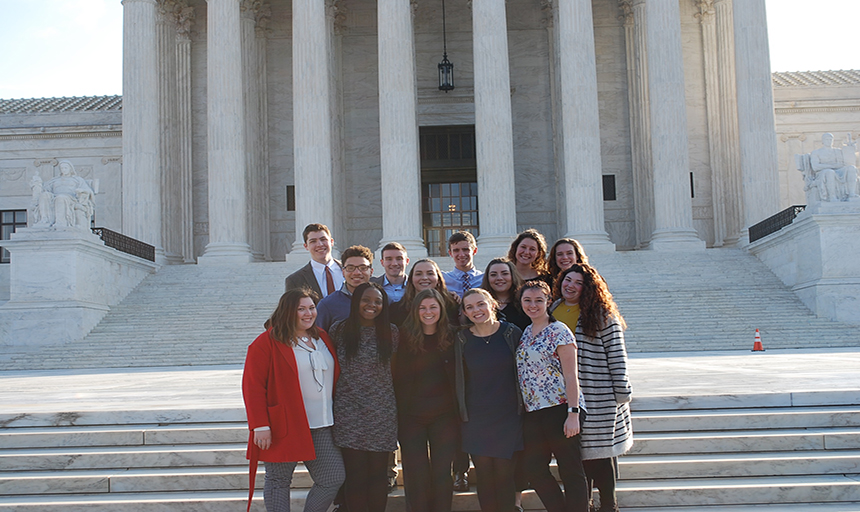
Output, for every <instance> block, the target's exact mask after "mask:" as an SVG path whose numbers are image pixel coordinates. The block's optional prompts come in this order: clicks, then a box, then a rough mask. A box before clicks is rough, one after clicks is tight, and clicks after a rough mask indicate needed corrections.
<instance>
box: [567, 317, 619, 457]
mask: <svg viewBox="0 0 860 512" xmlns="http://www.w3.org/2000/svg"><path fill="white" fill-rule="evenodd" d="M562 302H563V301H562V300H559V301H557V303H556V304H553V308H552V309H555V307H557V306H558V304H560V303H562ZM574 334H575V336H576V344H577V347H578V349H579V353H578V354H577V359H578V367H579V388H580V390H581V391H582V394H583V395H584V397H585V406H586V410H587V411H588V414H587V416H586V418H585V421H584V422H583V424H582V459H583V460H594V459H609V458H612V457H618V456H619V455H623V454H625V453H626V452H627V451H628V450H630V447H632V446H633V424H632V422H631V420H630V399H631V396H632V389H631V387H630V379H629V377H628V375H627V349H626V347H625V345H624V331H622V329H621V326H620V325H618V323H617V322H616V321H615V320H614V319H612V320H611V321H610V323H609V324H608V325H606V326H604V327H603V328H602V329H600V330H599V331H597V335H596V336H595V337H593V338H592V337H589V336H586V335H585V334H583V332H582V328H581V327H580V326H579V324H577V326H576V330H575V333H574Z"/></svg>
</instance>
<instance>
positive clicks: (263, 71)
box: [256, 3, 272, 261]
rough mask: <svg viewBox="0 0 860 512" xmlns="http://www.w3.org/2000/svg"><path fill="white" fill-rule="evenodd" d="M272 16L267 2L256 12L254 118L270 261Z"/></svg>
mask: <svg viewBox="0 0 860 512" xmlns="http://www.w3.org/2000/svg"><path fill="white" fill-rule="evenodd" d="M271 17H272V11H271V8H270V7H269V4H268V3H263V4H262V5H261V6H260V8H259V9H258V10H257V26H256V45H257V82H258V86H257V88H258V94H257V105H256V108H257V112H258V114H257V118H258V119H259V122H260V123H259V130H260V131H259V136H258V139H257V140H258V143H259V145H260V146H259V148H260V155H259V159H260V162H259V165H260V183H259V185H260V188H261V190H262V192H261V193H260V201H261V204H260V216H261V218H260V221H259V226H258V227H259V229H261V230H262V234H263V236H262V244H263V248H262V250H263V259H265V260H266V261H270V260H271V259H272V232H271V211H270V209H269V193H270V191H269V115H268V112H269V90H268V86H267V82H266V80H267V78H268V76H269V73H268V68H267V65H266V55H267V53H268V26H269V21H270V20H271Z"/></svg>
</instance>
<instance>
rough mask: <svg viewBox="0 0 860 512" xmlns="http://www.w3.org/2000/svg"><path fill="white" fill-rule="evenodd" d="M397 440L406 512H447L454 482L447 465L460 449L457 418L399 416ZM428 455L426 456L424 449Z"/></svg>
mask: <svg viewBox="0 0 860 512" xmlns="http://www.w3.org/2000/svg"><path fill="white" fill-rule="evenodd" d="M397 432H398V438H399V439H398V440H399V441H400V453H401V455H402V457H403V482H404V488H405V490H406V503H407V509H408V510H410V512H450V510H451V500H452V498H453V495H452V493H453V490H454V481H453V480H452V479H451V462H452V461H453V460H454V454H455V453H456V452H457V450H458V448H459V446H460V417H459V416H458V415H457V412H456V411H451V413H450V414H445V415H441V416H401V417H400V418H399V423H398V429H397ZM428 445H429V446H430V456H429V457H428V456H427V446H428Z"/></svg>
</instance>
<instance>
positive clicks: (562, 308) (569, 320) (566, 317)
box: [552, 302, 579, 332]
mask: <svg viewBox="0 0 860 512" xmlns="http://www.w3.org/2000/svg"><path fill="white" fill-rule="evenodd" d="M552 316H554V317H555V319H556V320H558V321H559V322H564V324H565V325H567V326H568V327H569V328H570V330H571V331H573V332H576V322H578V321H579V304H574V305H573V306H568V305H567V304H565V303H564V302H562V303H561V304H559V305H558V307H557V308H555V311H553V312H552Z"/></svg>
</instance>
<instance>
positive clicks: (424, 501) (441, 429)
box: [394, 288, 460, 512]
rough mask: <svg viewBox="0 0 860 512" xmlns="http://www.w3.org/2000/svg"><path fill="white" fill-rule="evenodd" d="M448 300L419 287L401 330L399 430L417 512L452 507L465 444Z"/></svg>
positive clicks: (411, 504) (410, 503)
mask: <svg viewBox="0 0 860 512" xmlns="http://www.w3.org/2000/svg"><path fill="white" fill-rule="evenodd" d="M444 304H445V300H444V299H443V298H442V296H441V295H440V294H439V292H437V291H436V290H434V289H432V288H431V289H427V290H424V291H421V292H418V294H417V295H416V296H415V298H414V299H413V300H412V308H411V309H410V311H409V316H408V317H407V319H406V322H405V323H404V325H403V328H402V329H401V330H400V338H401V342H400V347H399V350H398V352H397V362H396V365H395V367H394V391H395V393H396V394H397V418H398V429H397V432H398V439H399V440H400V451H401V454H402V457H403V478H404V481H405V488H406V503H407V509H409V510H410V511H411V512H450V511H451V500H452V494H451V493H452V491H453V488H454V482H453V480H452V478H451V463H452V462H453V460H454V454H455V453H456V452H457V450H458V449H459V446H460V416H459V414H458V412H457V401H456V397H455V394H454V368H453V365H454V345H453V334H452V332H451V327H450V325H449V323H448V313H447V312H446V311H445V307H444ZM428 446H429V449H430V455H429V457H428V455H427V449H428Z"/></svg>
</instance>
